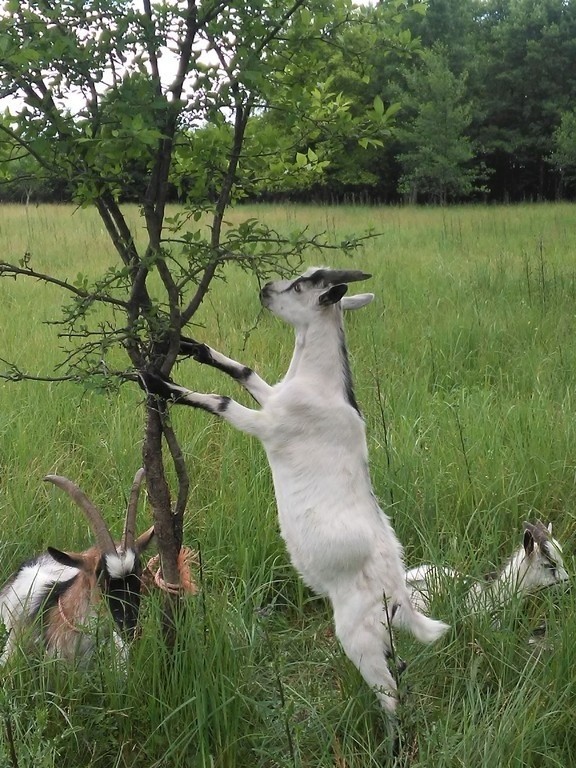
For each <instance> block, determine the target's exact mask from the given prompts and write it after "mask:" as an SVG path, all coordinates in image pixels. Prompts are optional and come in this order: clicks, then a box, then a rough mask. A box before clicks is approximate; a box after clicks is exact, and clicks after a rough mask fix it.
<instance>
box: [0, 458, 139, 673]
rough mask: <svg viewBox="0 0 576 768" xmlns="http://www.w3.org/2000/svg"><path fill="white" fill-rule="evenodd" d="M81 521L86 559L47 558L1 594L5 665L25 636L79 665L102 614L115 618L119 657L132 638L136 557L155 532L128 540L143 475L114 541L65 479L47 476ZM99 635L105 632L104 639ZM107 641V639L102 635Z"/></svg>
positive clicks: (53, 552)
mask: <svg viewBox="0 0 576 768" xmlns="http://www.w3.org/2000/svg"><path fill="white" fill-rule="evenodd" d="M44 479H45V480H46V481H47V482H49V483H53V484H54V485H56V486H58V488H61V489H62V490H63V491H66V493H67V494H68V495H69V496H70V497H71V498H72V500H73V501H74V502H75V503H76V504H77V505H78V507H80V509H81V510H82V511H83V512H84V514H85V515H86V518H87V520H88V523H89V524H90V527H91V529H92V532H93V533H94V537H95V545H94V546H93V547H90V549H87V550H86V551H85V552H78V553H76V552H63V551H61V550H58V549H54V548H53V547H48V549H47V551H46V552H43V553H42V554H40V555H38V556H37V557H35V558H33V559H32V560H28V561H27V562H25V563H23V564H22V565H21V566H20V568H19V569H18V571H17V572H16V573H15V574H14V575H13V576H12V577H11V578H10V579H9V580H8V582H7V583H6V584H5V585H4V586H3V587H2V589H1V590H0V617H1V619H2V621H3V623H4V625H5V627H6V630H7V633H8V638H7V641H6V645H5V647H4V650H3V653H2V656H1V657H0V663H1V664H4V663H5V662H6V661H7V660H8V659H9V658H10V656H11V654H12V653H13V651H14V650H15V648H16V647H17V646H18V644H19V642H20V640H21V639H23V638H24V636H29V637H30V639H34V640H35V641H36V642H40V643H43V644H44V646H45V649H46V653H47V654H48V655H49V656H55V657H60V658H64V659H66V660H69V661H71V660H75V659H76V660H85V659H87V658H89V657H90V656H91V654H92V653H93V651H94V649H95V647H96V643H97V642H98V639H99V637H98V633H97V631H96V630H97V628H98V627H99V623H100V622H99V620H100V618H101V616H102V613H103V610H105V609H106V607H107V608H108V609H109V611H110V613H111V614H112V618H113V619H114V623H115V626H114V630H113V633H112V634H113V640H114V643H115V645H116V647H117V648H118V650H119V652H120V654H121V655H122V656H124V655H125V653H126V651H127V645H126V642H127V641H129V640H130V639H132V638H133V637H134V633H135V630H136V625H137V621H138V612H139V607H140V574H141V566H140V554H141V553H142V552H143V550H144V549H146V547H147V546H148V544H149V543H150V541H151V540H152V537H153V535H154V528H153V527H152V528H149V529H148V530H147V531H146V532H145V533H143V534H142V535H141V536H139V537H138V538H137V539H135V523H136V511H137V506H138V497H139V493H140V487H141V485H142V481H143V479H144V470H143V469H140V470H139V471H138V472H137V473H136V476H135V477H134V482H133V485H132V491H131V493H130V499H129V502H128V508H127V511H126V518H125V522H124V534H123V536H122V540H121V541H120V542H119V543H116V542H114V540H113V538H112V536H111V535H110V532H109V530H108V528H107V526H106V523H105V522H104V518H103V517H102V514H101V512H100V511H99V510H98V509H97V508H96V506H95V505H94V504H93V503H92V502H91V501H90V499H88V497H87V496H86V494H85V493H84V492H83V491H81V490H80V488H78V486H77V485H75V484H74V483H73V482H72V481H71V480H68V479H67V478H65V477H60V476H59V475H47V476H46V477H45V478H44ZM104 634H106V633H104ZM108 638H109V634H108Z"/></svg>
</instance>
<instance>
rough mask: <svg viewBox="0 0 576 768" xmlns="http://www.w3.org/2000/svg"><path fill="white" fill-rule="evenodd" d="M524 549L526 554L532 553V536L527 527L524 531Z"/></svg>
mask: <svg viewBox="0 0 576 768" xmlns="http://www.w3.org/2000/svg"><path fill="white" fill-rule="evenodd" d="M524 551H525V552H526V554H527V555H530V554H532V552H533V551H534V536H533V535H532V531H531V530H529V529H528V528H527V529H526V530H525V531H524Z"/></svg>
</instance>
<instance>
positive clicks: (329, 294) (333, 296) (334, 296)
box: [318, 283, 348, 307]
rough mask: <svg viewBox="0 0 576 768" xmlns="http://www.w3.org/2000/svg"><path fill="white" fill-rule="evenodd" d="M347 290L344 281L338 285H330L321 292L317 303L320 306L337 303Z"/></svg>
mask: <svg viewBox="0 0 576 768" xmlns="http://www.w3.org/2000/svg"><path fill="white" fill-rule="evenodd" d="M347 290H348V286H347V285H346V284H345V283H339V284H338V285H331V286H330V288H328V290H327V291H324V293H321V294H320V296H319V297H318V303H319V304H320V306H321V307H327V306H330V305H331V304H337V303H338V302H339V301H340V299H341V298H342V296H344V294H345V293H346V291H347Z"/></svg>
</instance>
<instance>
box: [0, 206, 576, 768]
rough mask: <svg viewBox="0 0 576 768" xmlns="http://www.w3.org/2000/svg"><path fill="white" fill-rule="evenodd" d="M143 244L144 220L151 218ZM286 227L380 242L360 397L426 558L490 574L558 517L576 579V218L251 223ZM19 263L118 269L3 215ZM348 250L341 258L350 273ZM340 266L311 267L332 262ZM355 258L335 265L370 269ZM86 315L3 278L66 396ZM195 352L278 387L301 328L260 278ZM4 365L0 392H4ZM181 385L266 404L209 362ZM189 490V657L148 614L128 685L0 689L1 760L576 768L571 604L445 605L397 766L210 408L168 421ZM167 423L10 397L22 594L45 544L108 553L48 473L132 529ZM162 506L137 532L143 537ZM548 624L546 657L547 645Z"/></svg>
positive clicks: (5, 530) (397, 517) (494, 211)
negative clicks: (270, 310) (137, 478)
mask: <svg viewBox="0 0 576 768" xmlns="http://www.w3.org/2000/svg"><path fill="white" fill-rule="evenodd" d="M130 216H131V217H133V221H137V217H138V212H137V210H136V209H134V210H133V211H130ZM251 216H258V217H261V218H262V219H263V220H265V221H266V222H267V223H268V224H271V225H273V226H275V227H276V228H277V229H279V230H282V231H287V232H289V231H291V230H293V229H295V228H297V227H299V226H302V225H308V226H309V227H310V231H312V232H314V231H323V232H326V233H327V235H328V236H329V237H330V238H331V239H332V240H333V242H334V243H338V242H340V241H341V240H342V239H343V238H344V237H346V236H348V235H350V234H354V235H361V234H362V233H364V232H365V231H367V230H368V229H372V230H373V231H374V232H377V233H379V235H378V236H377V237H374V238H372V239H370V240H368V241H367V242H366V245H365V246H364V248H363V250H362V251H360V252H358V254H357V255H356V256H355V257H354V259H353V262H352V263H353V264H354V266H355V267H357V268H360V269H363V270H365V271H367V272H370V273H372V275H373V277H372V279H371V280H370V281H368V282H367V283H363V284H362V285H361V286H360V287H359V288H357V289H356V288H355V286H351V289H352V290H351V292H354V291H355V290H357V291H358V292H359V291H364V290H371V291H373V292H374V293H375V294H376V300H375V301H374V302H373V303H372V304H371V305H369V306H368V307H367V308H365V309H363V310H362V311H360V312H356V313H353V314H352V315H351V316H350V317H347V335H348V343H349V348H350V357H351V364H352V369H353V373H354V377H355V383H356V394H357V398H358V401H359V403H360V405H361V408H362V410H363V412H364V415H365V419H366V424H367V433H368V443H369V450H370V465H371V472H372V478H373V482H374V488H375V492H376V494H377V496H378V497H379V499H380V500H381V502H382V503H383V505H385V508H386V509H387V512H388V514H389V515H390V517H391V518H392V521H393V524H394V527H395V529H396V531H397V533H398V536H399V538H400V539H401V541H402V542H403V544H404V546H405V553H406V563H407V564H408V565H411V566H412V565H416V564H418V563H420V562H433V563H437V564H440V565H450V566H451V567H454V568H457V569H458V570H460V571H462V572H464V573H467V574H470V575H472V576H474V577H478V578H480V577H481V576H482V575H483V574H484V573H487V572H488V571H491V570H492V569H494V568H496V567H498V565H499V564H501V563H502V562H503V560H504V559H505V558H506V556H507V555H510V554H511V553H512V551H513V549H515V548H516V547H517V546H518V545H519V544H520V542H521V539H522V522H523V521H524V520H534V519H536V518H540V519H541V520H543V521H544V522H545V523H548V522H552V523H553V526H554V535H555V536H556V537H557V538H558V539H559V540H560V541H561V542H562V543H563V545H564V552H565V560H566V567H567V569H568V571H569V573H570V574H574V573H576V570H575V563H574V541H575V532H576V485H575V477H576V419H575V418H574V410H575V408H576V394H575V390H574V383H575V381H576V342H575V339H576V208H575V207H574V206H571V205H568V204H557V205H552V204H550V205H523V206H514V207H482V206H478V207H454V208H444V209H441V208H418V209H416V208H383V207H382V208H380V207H374V208H371V207H365V208H363V207H339V208H335V207H334V208H332V207H305V206H301V207H300V206H290V205H286V206H272V205H270V206H259V207H256V206H251V207H244V208H238V209H236V210H234V211H232V213H231V214H230V217H231V218H233V219H234V220H236V221H239V220H242V219H243V218H248V217H251ZM0 244H1V248H2V256H1V257H0V260H5V261H10V262H17V261H18V260H19V259H21V258H22V257H23V256H24V254H25V253H26V252H27V253H30V254H31V258H32V259H33V264H34V266H35V268H36V269H39V270H40V271H42V270H43V269H50V270H53V271H54V272H56V273H57V274H58V275H60V276H62V278H66V277H69V278H72V279H74V278H75V277H76V275H77V274H78V273H83V274H86V275H93V274H94V275H95V274H99V273H100V272H101V271H103V270H104V269H105V268H106V267H107V266H108V265H109V264H111V263H112V262H113V259H114V252H113V249H112V246H111V244H110V243H109V242H108V239H107V235H106V233H105V231H104V229H103V227H102V225H101V224H100V222H99V219H98V217H97V214H96V213H95V212H94V211H90V210H76V209H74V208H73V207H67V206H59V207H56V206H40V207H28V208H25V207H18V206H13V207H12V206H3V207H2V208H0ZM336 253H337V252H336ZM319 258H320V259H321V261H324V262H325V261H326V258H325V257H319V256H318V254H317V253H314V252H312V253H310V255H309V258H308V259H307V261H308V264H309V265H312V264H316V263H318V260H319ZM350 264H351V262H350V260H347V259H345V258H344V257H342V256H335V257H334V259H333V260H331V266H350ZM61 299H62V297H61V296H60V294H59V293H58V291H57V290H56V289H51V288H47V287H46V286H43V285H42V284H40V283H36V282H33V281H31V280H25V279H18V280H17V281H14V280H12V279H0V358H2V359H3V360H5V361H6V360H8V361H11V362H14V363H16V364H17V365H18V367H19V368H20V369H22V370H26V371H28V372H29V373H31V374H34V375H38V376H50V375H52V374H53V372H54V366H55V365H56V364H57V363H58V362H59V361H60V360H61V359H62V356H63V355H62V351H61V347H62V345H63V344H64V343H65V340H61V339H59V338H58V336H57V333H58V327H57V326H54V325H50V324H46V321H49V320H51V319H57V318H58V313H59V306H60V303H61ZM200 315H201V316H200V317H199V318H198V320H199V322H200V323H201V324H202V326H203V327H201V328H195V329H193V331H192V333H193V334H194V335H195V336H196V337H197V338H200V339H202V340H204V341H206V342H207V343H209V344H210V345H212V346H214V347H216V348H217V349H220V350H222V351H223V352H225V353H226V354H228V355H230V356H231V357H233V358H235V359H238V360H241V361H242V362H245V363H247V364H249V365H250V366H252V367H254V368H255V369H256V370H258V371H259V373H260V374H261V375H262V376H263V378H265V379H267V380H269V381H274V380H277V379H278V378H279V377H280V376H282V374H283V372H284V371H285V369H286V367H287V365H288V362H289V359H290V355H291V351H292V331H291V329H289V328H287V327H284V326H283V325H282V324H281V323H279V322H278V321H277V320H275V319H274V318H272V317H270V316H269V315H265V314H261V312H260V306H259V302H258V290H257V286H256V285H255V284H254V283H253V282H251V281H250V279H249V278H248V277H247V276H245V275H238V274H236V273H233V274H232V273H231V277H230V279H229V280H228V281H227V282H226V283H224V282H219V283H217V284H215V285H214V287H213V290H212V292H211V293H210V294H209V296H208V299H207V301H206V302H205V304H204V306H203V308H202V310H201V313H200ZM7 367H8V366H7V364H6V363H0V369H1V370H5V369H7ZM174 375H175V378H177V380H178V381H179V382H180V383H182V384H185V385H187V386H189V387H193V388H195V389H197V390H198V391H215V392H220V393H222V394H227V395H232V396H234V397H237V398H238V399H239V400H241V401H242V402H245V403H247V404H248V403H249V398H248V397H247V396H246V395H245V394H244V393H242V392H240V391H239V389H237V387H236V386H235V385H234V382H231V381H230V380H228V379H226V378H225V377H223V376H222V375H220V376H219V375H218V373H217V372H214V371H210V370H206V369H205V368H203V367H201V366H199V365H198V364H196V363H194V362H193V361H185V362H182V363H180V364H179V365H178V367H177V369H176V370H175V374H174ZM172 415H173V421H174V425H175V428H176V430H177V432H178V435H179V437H180V438H181V441H182V444H183V446H184V449H185V454H186V459H187V462H188V468H189V471H190V475H191V481H192V492H191V496H190V503H189V508H188V510H187V517H186V523H185V543H186V544H187V545H188V546H190V547H193V548H195V549H197V550H198V551H199V552H200V554H201V568H199V569H198V570H197V572H196V578H197V579H198V581H199V584H200V587H201V589H200V594H199V595H198V596H197V597H189V598H186V600H187V606H186V610H185V611H183V613H182V617H181V619H180V622H181V623H180V625H179V631H178V640H177V646H176V648H175V652H174V655H173V656H172V657H169V656H168V655H167V654H166V653H165V652H164V650H163V646H162V640H161V633H160V628H159V627H160V604H159V600H158V598H157V597H156V596H155V595H152V596H150V597H149V598H147V599H146V600H145V602H144V605H143V611H142V633H141V637H140V639H139V641H138V642H137V643H136V644H135V645H134V647H133V650H132V654H131V658H130V662H129V668H128V672H127V674H126V675H122V674H120V673H118V671H115V670H114V666H113V664H112V663H111V661H110V659H107V658H106V654H105V653H103V658H102V659H98V660H97V662H96V663H95V667H94V669H92V670H91V671H90V672H89V673H87V672H82V671H79V670H74V669H70V668H68V667H65V666H64V665H62V664H59V663H55V662H47V661H45V660H43V659H41V658H38V657H35V658H34V659H33V660H31V661H26V660H24V659H21V658H19V659H17V660H16V661H15V662H14V663H13V664H11V665H9V666H8V667H7V668H6V669H4V670H3V671H2V672H1V673H0V674H1V678H2V684H1V686H0V765H1V766H11V768H15V767H16V766H17V767H18V768H28V767H30V768H31V767H32V766H34V768H56V767H57V768H63V766H65V767H66V768H85V767H87V766H94V767H98V768H100V767H101V768H104V766H106V768H153V767H155V766H156V767H157V768H208V767H212V766H214V767H216V768H328V766H333V767H334V768H372V767H376V766H379V767H381V768H382V767H383V766H384V767H385V766H396V767H397V768H430V767H431V766H434V768H512V767H514V768H520V767H521V766H529V767H530V768H541V767H542V768H544V767H546V768H552V767H554V768H569V767H570V766H576V739H575V738H574V712H575V711H576V676H575V674H574V669H576V642H575V641H574V638H575V637H576V607H575V595H576V591H575V590H569V589H567V590H555V589H552V590H548V591H544V592H541V593H539V594H538V595H534V596H533V597H530V598H529V599H528V600H526V601H524V602H522V603H519V602H518V601H513V602H512V603H511V604H509V605H508V606H507V607H506V608H505V609H504V610H503V611H502V612H501V613H500V615H499V616H498V619H497V621H493V620H492V617H489V616H471V615H467V612H466V611H465V609H464V608H463V604H462V591H463V587H462V585H461V584H459V583H458V582H451V583H447V584H446V588H445V592H444V593H443V594H441V595H438V596H437V597H436V598H435V600H434V603H433V608H432V613H433V615H434V616H435V617H437V618H441V619H443V620H445V621H447V622H448V623H449V624H450V625H451V631H450V633H449V635H448V636H447V637H446V638H444V639H443V640H442V641H440V642H439V643H438V644H436V645H433V646H421V645H419V644H417V643H416V642H414V641H413V640H412V639H411V638H409V637H406V636H403V635H401V634H398V636H397V646H398V652H399V654H400V656H402V658H404V659H405V660H406V661H407V662H408V667H407V670H406V672H405V673H404V675H403V677H402V689H401V705H400V724H401V732H402V739H401V748H400V753H399V755H398V756H397V757H396V758H393V757H392V756H391V751H390V739H389V735H388V732H387V728H386V724H385V720H384V717H383V715H382V713H381V711H380V708H379V706H378V704H377V702H376V698H375V697H374V695H373V693H372V692H371V691H370V690H368V689H367V687H366V685H365V684H364V682H363V680H362V679H361V677H360V675H359V674H358V673H357V671H356V670H355V669H354V668H353V667H352V665H351V663H350V662H349V661H348V660H347V658H346V657H345V656H344V654H343V652H342V651H341V649H340V648H339V646H338V643H337V642H336V640H335V638H334V636H333V631H332V625H331V615H330V611H329V609H328V607H327V606H326V604H325V603H324V602H323V601H322V600H320V599H317V598H315V597H314V596H313V595H312V594H311V593H310V592H309V591H308V590H307V589H306V588H305V587H303V586H302V584H301V582H300V581H299V579H298V578H297V576H296V574H295V572H294V571H293V570H292V568H291V566H290V563H289V561H288V558H287V555H286V553H285V550H284V547H283V543H282V540H281V538H280V536H279V532H278V526H277V521H276V513H275V506H274V497H273V491H272V485H271V479H270V475H269V472H268V466H267V462H266V458H265V455H264V453H263V450H262V449H261V447H260V446H259V444H257V443H256V442H255V441H254V440H252V439H250V438H248V437H246V436H244V435H241V434H237V433H235V432H234V431H233V430H232V428H231V427H229V426H228V425H226V424H223V423H218V422H217V421H215V420H214V419H213V418H212V417H210V416H209V415H208V414H206V413H203V412H196V411H192V409H180V410H179V409H178V408H173V409H172ZM143 418H144V408H143V399H142V395H141V392H140V391H139V390H138V388H137V387H136V386H135V385H133V384H127V385H125V386H123V387H122V388H121V391H120V394H119V395H114V396H111V395H99V394H96V393H93V392H85V391H83V390H82V389H81V387H80V386H79V385H77V384H72V383H63V384H62V383H61V384H54V383H37V382H20V383H15V382H11V381H3V380H0V580H2V581H4V580H5V579H6V578H7V577H8V576H9V575H10V574H11V573H12V571H13V569H14V568H15V567H17V566H18V564H19V563H20V562H21V561H22V560H23V559H26V558H27V557H29V556H30V555H31V554H33V553H35V552H37V551H40V550H42V549H44V548H45V547H46V546H47V545H48V544H50V545H53V546H55V547H58V548H68V549H83V548H85V547H86V546H87V545H88V543H89V541H90V537H89V534H88V530H87V526H86V524H85V522H84V519H83V518H82V517H81V515H80V514H79V513H78V511H77V510H76V509H75V508H74V507H73V506H72V504H71V503H70V501H69V500H68V499H67V498H66V497H64V496H63V495H62V494H61V493H60V492H59V491H57V490H56V489H54V488H50V487H46V486H45V484H44V483H43V482H42V478H43V476H44V475H45V474H47V473H53V472H56V473H59V474H63V475H66V476H68V477H70V478H72V479H74V480H75V481H76V482H78V483H79V484H80V485H81V486H82V487H83V488H84V490H85V491H86V492H87V493H88V495H90V496H91V497H92V498H93V500H94V501H95V502H96V503H97V504H98V505H100V507H101V508H102V509H103V511H104V512H105V514H106V517H107V519H108V520H109V521H110V524H111V526H112V527H114V525H115V524H116V529H117V528H118V526H120V525H121V520H122V516H123V510H124V508H125V495H126V493H127V491H128V489H129V486H130V482H131V479H132V477H133V475H134V472H135V470H136V469H137V468H138V467H139V466H140V462H141V453H140V452H141V441H142V432H143ZM150 514H151V513H150V510H149V508H146V509H145V510H144V509H142V510H141V512H140V527H141V529H144V528H145V527H147V526H148V525H149V519H150ZM543 622H545V623H546V627H547V630H546V635H545V637H544V638H543V639H540V641H539V642H537V643H535V644H530V643H529V642H528V639H529V638H530V636H531V632H532V631H533V630H534V629H535V628H536V627H538V626H540V625H541V624H542V623H543Z"/></svg>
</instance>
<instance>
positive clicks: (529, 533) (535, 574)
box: [522, 520, 569, 591]
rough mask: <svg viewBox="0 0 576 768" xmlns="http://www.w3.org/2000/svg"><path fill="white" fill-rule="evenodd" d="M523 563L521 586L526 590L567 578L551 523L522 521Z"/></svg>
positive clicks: (559, 547) (550, 584)
mask: <svg viewBox="0 0 576 768" xmlns="http://www.w3.org/2000/svg"><path fill="white" fill-rule="evenodd" d="M523 548H524V556H525V559H524V565H525V572H524V574H523V577H522V588H523V589H525V590H526V591H529V590H533V589H538V588H540V587H549V586H552V585H553V584H559V583H561V582H563V581H567V580H568V579H569V576H568V573H567V572H566V569H565V567H564V561H563V559H562V547H561V546H560V544H559V542H558V541H557V540H556V539H554V538H552V523H550V524H549V525H548V526H545V525H544V524H543V523H542V522H541V521H540V520H537V521H536V522H535V523H529V522H525V523H524V539H523Z"/></svg>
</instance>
